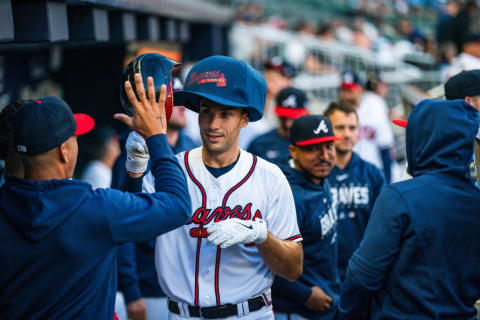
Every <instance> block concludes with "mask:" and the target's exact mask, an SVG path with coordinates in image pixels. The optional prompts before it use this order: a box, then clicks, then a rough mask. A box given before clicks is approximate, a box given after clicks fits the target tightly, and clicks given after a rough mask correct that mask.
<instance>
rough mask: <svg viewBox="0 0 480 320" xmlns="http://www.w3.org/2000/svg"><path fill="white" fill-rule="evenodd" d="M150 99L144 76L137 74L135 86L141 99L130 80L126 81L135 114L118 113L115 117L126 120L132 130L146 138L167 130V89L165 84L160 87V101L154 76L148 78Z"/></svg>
mask: <svg viewBox="0 0 480 320" xmlns="http://www.w3.org/2000/svg"><path fill="white" fill-rule="evenodd" d="M147 85H148V99H147V96H146V94H145V89H144V88H143V82H142V77H141V76H140V74H138V73H136V74H135V87H136V88H137V94H138V97H139V99H140V101H139V100H138V99H137V97H136V96H135V93H134V92H133V88H132V85H131V84H130V82H129V81H125V91H126V94H127V97H128V100H129V101H130V104H131V105H132V107H133V110H134V115H133V117H129V116H128V115H126V114H124V113H117V114H115V115H114V116H113V117H114V118H115V119H118V120H120V121H122V122H124V123H125V124H126V125H127V126H129V127H130V128H131V129H132V130H134V131H136V132H138V133H139V134H140V135H141V136H142V137H143V138H144V139H147V138H149V137H150V136H153V135H156V134H160V133H163V134H165V133H166V132H167V117H166V114H165V99H166V96H167V93H166V92H167V89H166V86H165V85H162V86H161V88H160V98H159V100H158V102H157V101H156V98H155V87H154V84H153V78H152V77H148V78H147Z"/></svg>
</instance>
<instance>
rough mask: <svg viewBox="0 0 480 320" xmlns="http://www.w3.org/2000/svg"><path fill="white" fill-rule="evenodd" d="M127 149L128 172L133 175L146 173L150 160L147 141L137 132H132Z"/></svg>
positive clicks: (126, 164)
mask: <svg viewBox="0 0 480 320" xmlns="http://www.w3.org/2000/svg"><path fill="white" fill-rule="evenodd" d="M125 149H126V150H127V162H126V163H125V167H126V168H127V170H128V171H130V172H133V173H143V172H145V170H147V166H148V160H149V159H150V154H149V153H148V147H147V144H146V142H145V139H143V138H142V136H141V135H139V134H138V133H136V132H135V131H132V132H130V134H129V135H128V139H127V143H126V144H125Z"/></svg>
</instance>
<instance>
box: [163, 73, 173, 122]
mask: <svg viewBox="0 0 480 320" xmlns="http://www.w3.org/2000/svg"><path fill="white" fill-rule="evenodd" d="M172 108H173V84H172V77H170V83H169V84H168V87H167V97H166V98H165V115H166V116H167V123H168V122H169V121H170V118H171V117H172Z"/></svg>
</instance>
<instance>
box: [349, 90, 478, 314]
mask: <svg viewBox="0 0 480 320" xmlns="http://www.w3.org/2000/svg"><path fill="white" fill-rule="evenodd" d="M478 127H479V114H478V111H477V110H475V109H474V108H473V107H471V106H470V105H469V104H467V103H465V102H464V101H462V100H452V101H444V100H436V99H431V100H424V101H422V102H420V103H419V104H418V105H417V106H416V107H415V108H414V109H413V111H412V113H411V115H410V117H409V119H408V125H407V134H406V147H407V161H408V167H409V169H408V171H409V173H410V174H411V175H412V176H413V177H414V178H413V179H411V180H407V181H403V182H399V183H395V184H392V185H389V186H386V187H385V188H384V189H383V190H382V191H381V193H380V195H379V196H378V198H377V201H376V203H375V206H374V208H373V211H372V215H371V217H370V221H369V223H368V226H367V230H366V231H365V236H364V239H363V241H362V243H361V244H360V247H359V248H358V250H357V251H355V253H354V254H353V256H352V258H351V259H350V262H349V263H348V268H347V275H346V278H345V281H344V283H343V286H342V296H341V298H342V299H341V309H340V310H341V313H342V318H343V319H360V318H363V317H364V315H365V313H366V310H367V308H368V307H369V305H371V314H372V317H371V318H372V319H416V320H423V319H425V320H426V319H474V317H475V314H476V312H475V309H474V307H473V305H474V303H475V300H476V299H478V298H480V259H479V252H480V236H479V235H480V191H479V190H478V189H477V188H475V186H474V185H473V184H472V182H471V181H470V179H469V172H468V171H469V168H468V164H469V162H470V160H471V158H472V153H473V141H474V138H475V134H476V133H477V131H478Z"/></svg>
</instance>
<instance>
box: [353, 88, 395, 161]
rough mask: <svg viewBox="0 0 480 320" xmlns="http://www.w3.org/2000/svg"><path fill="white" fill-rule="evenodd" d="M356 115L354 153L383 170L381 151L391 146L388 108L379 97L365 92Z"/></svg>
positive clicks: (391, 137) (391, 133) (391, 136)
mask: <svg viewBox="0 0 480 320" xmlns="http://www.w3.org/2000/svg"><path fill="white" fill-rule="evenodd" d="M357 114H358V141H357V144H356V145H355V148H354V150H355V152H357V153H358V155H359V156H360V157H361V158H362V159H363V160H365V161H368V162H370V163H373V164H374V165H375V166H376V167H377V168H380V169H382V168H383V162H382V156H381V152H380V151H381V150H384V149H388V148H390V147H391V146H392V145H393V131H392V127H391V125H390V121H389V120H388V107H387V104H386V103H385V100H383V99H382V98H381V97H380V96H379V95H377V94H375V93H372V92H369V91H367V92H366V93H364V94H363V96H362V101H361V103H360V106H359V107H358V108H357Z"/></svg>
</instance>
